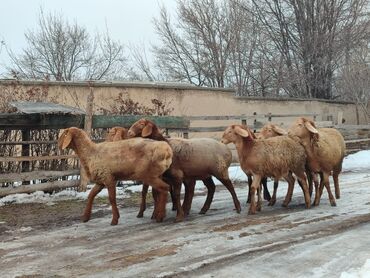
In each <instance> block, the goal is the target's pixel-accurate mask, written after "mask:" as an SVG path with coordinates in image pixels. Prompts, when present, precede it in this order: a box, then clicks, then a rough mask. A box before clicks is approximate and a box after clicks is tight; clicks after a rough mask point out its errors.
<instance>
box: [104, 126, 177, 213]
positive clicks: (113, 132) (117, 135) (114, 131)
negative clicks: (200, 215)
mask: <svg viewBox="0 0 370 278" xmlns="http://www.w3.org/2000/svg"><path fill="white" fill-rule="evenodd" d="M127 132H128V130H127V129H126V128H124V127H119V126H115V127H112V128H111V129H110V130H109V132H108V133H107V136H106V138H105V141H106V142H113V141H119V140H125V139H128V134H127ZM148 189H149V185H148V184H143V188H142V191H141V195H142V196H141V200H142V201H141V204H140V210H139V213H138V214H137V216H136V217H137V218H142V217H143V216H144V211H145V210H146V195H147V193H148ZM170 193H171V197H172V198H171V199H172V210H175V206H176V204H175V201H174V197H173V193H172V190H171V188H170ZM152 195H153V199H154V198H156V192H155V190H154V191H152ZM154 216H155V213H154V212H153V214H152V219H154Z"/></svg>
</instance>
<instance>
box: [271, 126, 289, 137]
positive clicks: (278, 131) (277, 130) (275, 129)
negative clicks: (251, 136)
mask: <svg viewBox="0 0 370 278" xmlns="http://www.w3.org/2000/svg"><path fill="white" fill-rule="evenodd" d="M272 129H273V130H274V131H275V132H276V133H277V134H280V135H286V134H288V133H287V132H286V131H285V130H284V129H282V128H281V127H278V126H276V125H274V126H273V127H272Z"/></svg>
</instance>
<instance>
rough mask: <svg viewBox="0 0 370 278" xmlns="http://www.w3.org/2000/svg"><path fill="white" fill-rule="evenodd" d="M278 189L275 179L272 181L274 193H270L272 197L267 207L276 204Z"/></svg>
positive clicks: (277, 181)
mask: <svg viewBox="0 0 370 278" xmlns="http://www.w3.org/2000/svg"><path fill="white" fill-rule="evenodd" d="M278 187H279V180H278V179H275V180H274V192H273V193H272V197H271V199H270V201H269V203H268V205H269V206H273V205H275V203H276V192H277V189H278Z"/></svg>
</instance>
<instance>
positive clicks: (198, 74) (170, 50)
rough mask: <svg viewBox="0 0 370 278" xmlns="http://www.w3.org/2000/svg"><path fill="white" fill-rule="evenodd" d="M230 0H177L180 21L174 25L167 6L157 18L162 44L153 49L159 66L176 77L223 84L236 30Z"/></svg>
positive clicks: (203, 82)
mask: <svg viewBox="0 0 370 278" xmlns="http://www.w3.org/2000/svg"><path fill="white" fill-rule="evenodd" d="M231 10H232V6H231V2H229V1H226V2H225V1H213V0H189V1H178V14H177V18H178V21H177V23H176V24H172V23H171V20H170V17H169V15H168V13H167V11H166V9H165V8H162V9H161V14H160V18H159V19H157V20H155V27H156V30H157V33H158V34H159V37H160V40H161V45H159V46H157V47H155V48H154V52H155V54H156V57H157V62H158V64H159V65H160V67H161V68H162V69H163V70H164V71H165V72H167V73H168V74H169V75H171V76H172V78H173V79H174V80H186V81H188V82H190V83H193V84H195V85H199V86H201V85H206V86H212V87H224V86H225V85H226V84H225V83H226V82H227V81H226V79H227V75H228V71H229V70H230V69H229V67H228V65H229V59H230V55H231V53H232V51H233V49H235V47H234V44H235V41H236V32H234V31H235V30H233V27H235V26H236V24H234V23H232V22H231V20H232V16H231Z"/></svg>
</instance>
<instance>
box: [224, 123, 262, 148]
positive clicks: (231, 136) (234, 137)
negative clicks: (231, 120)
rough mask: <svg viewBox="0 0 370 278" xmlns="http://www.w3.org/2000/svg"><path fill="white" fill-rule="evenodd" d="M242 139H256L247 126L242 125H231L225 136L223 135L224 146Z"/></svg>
mask: <svg viewBox="0 0 370 278" xmlns="http://www.w3.org/2000/svg"><path fill="white" fill-rule="evenodd" d="M241 138H250V139H251V140H253V139H254V138H255V136H254V134H253V132H252V131H251V130H250V129H249V128H248V127H246V126H242V125H231V126H229V127H228V128H227V129H226V130H225V132H224V134H223V135H222V139H221V142H222V143H224V144H226V145H227V144H229V143H235V142H237V141H238V140H240V139H241Z"/></svg>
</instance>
